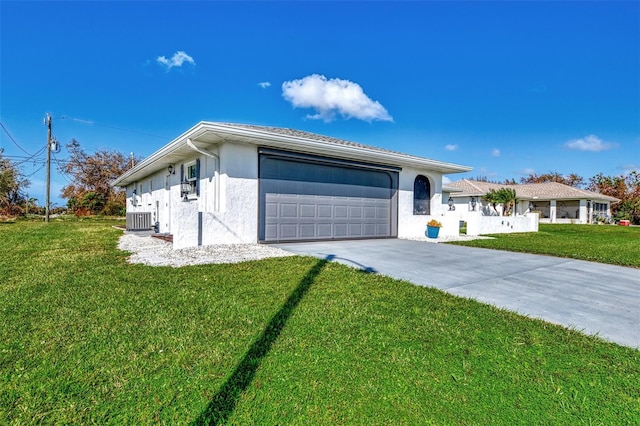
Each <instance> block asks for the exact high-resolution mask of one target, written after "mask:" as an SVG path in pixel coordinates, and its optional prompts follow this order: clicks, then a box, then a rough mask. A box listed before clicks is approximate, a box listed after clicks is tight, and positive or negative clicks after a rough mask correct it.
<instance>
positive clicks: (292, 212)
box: [280, 202, 298, 218]
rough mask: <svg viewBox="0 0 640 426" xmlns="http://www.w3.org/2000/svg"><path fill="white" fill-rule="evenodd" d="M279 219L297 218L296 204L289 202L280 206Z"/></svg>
mask: <svg viewBox="0 0 640 426" xmlns="http://www.w3.org/2000/svg"><path fill="white" fill-rule="evenodd" d="M280 217H286V218H297V217H298V204H294V203H291V202H288V203H282V204H280Z"/></svg>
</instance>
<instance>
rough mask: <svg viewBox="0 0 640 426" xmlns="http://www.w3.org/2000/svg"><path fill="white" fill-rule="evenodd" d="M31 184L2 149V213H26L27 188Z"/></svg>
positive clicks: (13, 214)
mask: <svg viewBox="0 0 640 426" xmlns="http://www.w3.org/2000/svg"><path fill="white" fill-rule="evenodd" d="M29 185H30V182H29V180H28V179H26V178H25V177H24V176H23V175H22V173H20V170H19V169H18V166H17V165H15V164H14V163H13V162H11V160H9V159H8V158H6V157H4V156H3V150H2V149H0V214H1V215H4V216H17V215H20V214H23V213H24V206H25V203H26V197H27V196H26V194H25V192H24V191H25V189H27V188H28V187H29Z"/></svg>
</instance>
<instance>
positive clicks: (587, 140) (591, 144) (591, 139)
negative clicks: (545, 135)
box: [564, 135, 618, 152]
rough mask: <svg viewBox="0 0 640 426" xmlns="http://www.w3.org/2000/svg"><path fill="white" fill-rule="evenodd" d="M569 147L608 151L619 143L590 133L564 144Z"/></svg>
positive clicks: (581, 149)
mask: <svg viewBox="0 0 640 426" xmlns="http://www.w3.org/2000/svg"><path fill="white" fill-rule="evenodd" d="M564 146H566V147H567V148H569V149H575V150H578V151H594V152H598V151H606V150H607V149H611V148H615V147H617V146H618V145H617V144H615V143H611V142H605V141H603V140H602V139H600V138H599V137H597V136H596V135H589V136H586V137H584V138H581V139H572V140H570V141H568V142H566V143H565V144H564Z"/></svg>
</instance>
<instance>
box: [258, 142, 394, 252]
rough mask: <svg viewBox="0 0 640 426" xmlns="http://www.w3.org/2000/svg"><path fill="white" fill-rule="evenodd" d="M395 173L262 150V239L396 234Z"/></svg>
mask: <svg viewBox="0 0 640 426" xmlns="http://www.w3.org/2000/svg"><path fill="white" fill-rule="evenodd" d="M393 173H394V172H388V171H380V170H369V169H357V168H353V169H352V168H348V167H338V166H333V165H326V164H322V165H318V164H313V163H308V162H301V163H296V162H294V161H291V160H281V159H280V158H278V157H269V156H266V157H263V155H262V154H261V157H260V240H261V241H281V240H317V239H336V238H366V237H389V236H395V235H394V232H395V231H394V230H395V225H394V226H392V222H393V221H395V220H396V219H395V218H396V217H397V213H394V212H397V206H396V205H395V203H396V202H397V201H396V200H397V198H396V191H397V173H395V175H394V174H393ZM368 185H370V186H368Z"/></svg>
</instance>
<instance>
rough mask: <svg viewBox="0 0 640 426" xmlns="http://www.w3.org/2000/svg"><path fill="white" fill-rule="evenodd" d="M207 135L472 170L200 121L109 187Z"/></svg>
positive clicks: (128, 180)
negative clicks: (188, 140)
mask: <svg viewBox="0 0 640 426" xmlns="http://www.w3.org/2000/svg"><path fill="white" fill-rule="evenodd" d="M208 133H210V134H213V135H216V136H218V137H219V138H220V141H223V140H225V137H230V139H229V140H233V141H236V142H245V143H250V144H252V145H262V146H266V147H272V148H280V149H288V150H293V151H299V152H307V153H311V154H319V155H326V156H333V157H341V158H345V159H353V158H358V159H360V160H363V161H370V162H377V163H383V164H385V165H392V166H402V167H417V168H427V169H430V170H435V171H437V172H440V173H442V174H450V173H464V172H468V171H471V170H472V168H471V167H468V166H462V165H458V164H452V163H445V162H441V161H436V160H430V159H428V158H421V157H416V156H412V155H408V154H402V153H396V152H385V151H379V150H377V149H375V148H373V147H366V146H355V145H354V146H351V145H340V144H337V143H331V142H326V141H321V140H314V139H310V138H305V137H300V136H293V135H279V134H275V133H271V132H267V131H260V130H256V129H248V128H242V127H234V126H233V125H227V124H219V123H211V122H205V121H201V122H200V123H198V124H196V125H195V126H194V127H192V128H191V129H189V130H187V131H186V132H184V133H183V134H181V135H180V136H178V137H177V138H175V139H174V140H173V141H171V142H169V143H168V144H167V145H165V146H164V147H162V148H161V149H159V150H158V151H156V152H154V153H153V154H151V155H150V156H149V157H147V158H145V159H144V160H143V161H141V162H140V163H138V164H137V165H136V166H134V167H133V168H131V169H130V170H128V171H127V172H125V173H124V174H123V175H122V176H120V177H118V178H117V179H116V180H115V181H113V185H114V186H127V185H129V184H131V183H133V182H136V181H137V180H138V179H140V178H143V177H145V176H148V175H149V174H151V173H153V172H155V171H157V170H160V169H161V168H162V167H164V166H165V164H163V165H162V166H160V167H159V166H158V165H157V163H158V162H161V161H162V159H163V158H165V157H167V156H168V155H169V154H177V153H178V152H179V151H182V150H185V151H187V150H188V151H191V149H190V148H189V147H187V144H186V141H187V139H192V140H194V141H195V140H196V139H198V138H199V137H201V136H203V135H205V134H208ZM210 143H211V142H210ZM163 163H164V162H163ZM154 165H155V166H154ZM142 172H144V173H142Z"/></svg>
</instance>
